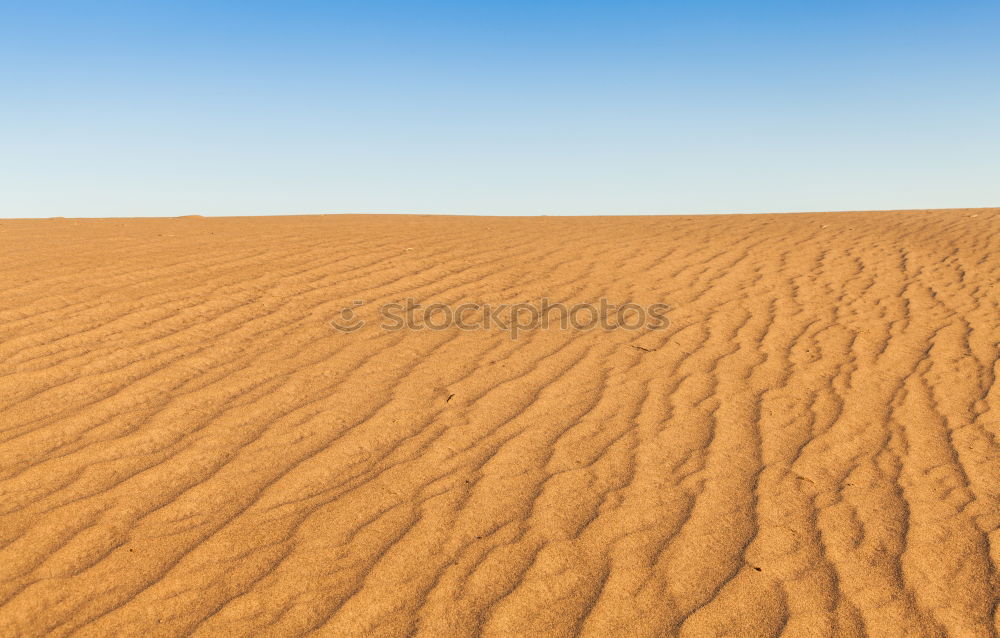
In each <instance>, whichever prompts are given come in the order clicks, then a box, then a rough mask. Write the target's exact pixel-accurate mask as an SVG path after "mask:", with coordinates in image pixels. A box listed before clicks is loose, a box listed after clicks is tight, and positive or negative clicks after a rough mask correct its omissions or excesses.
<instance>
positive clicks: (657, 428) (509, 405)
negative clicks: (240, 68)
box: [0, 209, 1000, 637]
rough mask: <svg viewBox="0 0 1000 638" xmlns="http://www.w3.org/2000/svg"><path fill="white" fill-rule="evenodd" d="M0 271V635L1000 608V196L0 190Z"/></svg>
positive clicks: (429, 630) (457, 626) (415, 630)
mask: <svg viewBox="0 0 1000 638" xmlns="http://www.w3.org/2000/svg"><path fill="white" fill-rule="evenodd" d="M0 272H2V280H0V410H2V412H0V415H2V416H0V420H2V422H0V547H2V549H0V635H3V636H67V635H73V636H182V635H190V634H193V635H198V636H298V635H302V634H306V633H311V632H312V633H315V634H316V635H324V636H409V635H416V636H478V635H483V636H574V635H583V636H598V637H602V636H629V637H633V636H635V637H641V636H779V635H780V636H816V637H822V636H865V635H867V636H879V637H882V636H953V637H979V636H983V637H986V636H997V633H998V632H1000V611H998V597H1000V569H998V566H1000V385H998V384H997V383H996V377H997V374H998V372H1000V364H998V346H1000V283H998V281H1000V210H997V209H990V210H985V209H983V210H945V211H903V212H875V213H828V214H791V215H747V216H742V215H727V216H690V217H595V218H560V217H555V218H546V217H540V218H482V217H480V218H475V217H432V216H364V215H352V216H309V217H281V218H278V217H270V218H267V217H264V218H199V217H190V218H176V219H130V220H72V219H53V220H35V221H20V220H8V221H0ZM406 298H413V299H416V300H419V301H422V302H426V303H430V302H439V303H442V304H452V305H455V304H460V303H463V302H476V303H480V304H482V303H495V304H504V303H516V302H533V301H535V300H539V299H542V298H549V299H552V300H557V301H562V302H568V303H578V302H579V303H595V302H596V301H597V300H599V299H602V298H603V299H607V300H610V301H612V302H617V303H624V302H634V303H636V304H642V305H646V304H652V303H666V304H669V305H670V310H669V312H668V313H667V317H668V318H669V325H666V326H659V327H653V328H650V327H643V328H641V329H638V330H625V329H621V328H619V329H593V330H585V329H575V328H572V327H570V328H569V329H566V330H562V329H560V328H559V327H558V326H556V327H553V326H549V327H548V328H546V329H542V328H538V329H533V330H526V331H524V332H522V333H521V334H519V335H518V336H517V338H516V339H512V338H511V335H510V334H509V332H504V331H503V330H500V329H496V328H485V327H484V328H477V329H471V330H462V329H460V328H458V327H445V328H444V329H441V330H428V329H422V330H418V329H412V330H398V331H390V330H386V329H385V328H384V327H383V326H382V325H380V324H378V323H377V322H375V319H376V318H377V316H378V313H379V312H380V311H379V308H380V306H381V305H382V304H386V303H390V302H394V301H399V300H402V299H406ZM355 301H363V302H364V303H363V304H354V302H355ZM345 307H347V308H351V309H352V310H356V311H357V312H356V315H355V317H356V318H358V319H364V320H365V321H366V322H367V323H366V324H365V325H364V326H363V327H360V328H359V329H357V330H354V331H353V332H345V331H339V330H336V329H334V328H333V327H332V326H331V324H330V321H331V320H335V319H336V318H337V317H340V316H341V309H343V308H345Z"/></svg>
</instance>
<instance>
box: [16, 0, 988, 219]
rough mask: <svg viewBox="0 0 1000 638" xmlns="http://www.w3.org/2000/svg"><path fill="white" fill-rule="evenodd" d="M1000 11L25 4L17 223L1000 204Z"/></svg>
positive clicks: (19, 41)
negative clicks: (192, 217) (20, 219)
mask: <svg viewBox="0 0 1000 638" xmlns="http://www.w3.org/2000/svg"><path fill="white" fill-rule="evenodd" d="M998 33H1000V2H997V1H996V0H993V1H991V2H962V1H961V0H959V1H957V2H921V1H920V0H914V1H910V2H878V1H851V0H848V1H842V2H833V1H830V2H825V1H823V2H813V1H802V0H800V1H797V2H766V1H764V2H749V1H748V2H685V3H675V2H638V1H631V0H625V1H622V0H618V1H605V2H589V1H586V0H582V1H581V0H578V1H573V2H570V1H555V0H552V1H546V0H535V1H531V2H522V1H516V0H511V1H508V2H488V1H485V0H480V1H475V0H469V1H467V2H445V1H437V2H435V1H424V2H418V1H412V2H381V1H378V0H375V1H360V2H305V1H292V0H290V1H287V2H276V1H272V2H255V1H245V0H244V1H240V2H221V1H219V2H212V1H211V0H202V1H198V2H186V1H171V2H141V1H133V2H32V1H22V2H9V1H5V0H0V216H3V217H49V216H67V217H79V216H147V215H185V214H203V215H233V214H279V213H338V212H435V213H482V214H592V213H707V212H758V211H800V210H848V209H855V210H857V209H885V208H933V207H966V206H1000V37H998Z"/></svg>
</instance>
